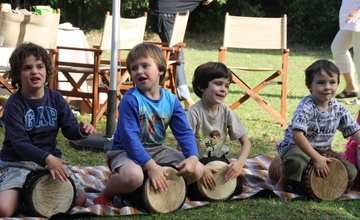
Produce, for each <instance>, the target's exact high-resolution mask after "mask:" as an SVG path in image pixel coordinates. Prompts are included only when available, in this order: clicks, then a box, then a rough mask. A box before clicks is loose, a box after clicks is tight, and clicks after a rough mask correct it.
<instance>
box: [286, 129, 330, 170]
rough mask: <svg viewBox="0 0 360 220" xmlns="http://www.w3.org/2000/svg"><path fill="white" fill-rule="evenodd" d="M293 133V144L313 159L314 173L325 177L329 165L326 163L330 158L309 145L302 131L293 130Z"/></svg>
mask: <svg viewBox="0 0 360 220" xmlns="http://www.w3.org/2000/svg"><path fill="white" fill-rule="evenodd" d="M293 135H294V142H295V144H296V145H297V146H298V147H299V148H300V149H301V150H302V151H303V152H304V153H305V154H307V155H308V156H309V157H310V158H311V159H312V160H313V164H314V167H315V171H316V174H317V175H318V176H321V177H326V176H327V175H328V174H329V167H328V165H327V163H328V162H329V161H330V159H329V158H327V157H324V156H322V155H321V154H319V153H318V152H317V151H316V150H315V149H314V148H313V147H312V146H311V145H310V143H309V141H308V140H307V138H306V137H305V135H304V133H303V131H300V130H294V131H293Z"/></svg>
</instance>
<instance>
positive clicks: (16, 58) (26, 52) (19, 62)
mask: <svg viewBox="0 0 360 220" xmlns="http://www.w3.org/2000/svg"><path fill="white" fill-rule="evenodd" d="M31 55H33V56H34V57H35V58H36V59H38V60H42V61H43V63H44V65H45V68H46V82H47V81H48V79H49V77H50V76H51V75H52V73H53V66H52V63H51V59H50V56H49V54H48V52H47V51H46V50H45V49H44V48H43V47H41V46H39V45H36V44H34V43H23V44H20V45H19V46H17V47H16V49H15V50H14V51H13V53H12V54H11V56H10V59H9V62H10V79H11V85H12V86H14V87H17V88H21V80H20V79H21V69H22V67H23V65H24V62H25V60H26V58H27V57H29V56H31Z"/></svg>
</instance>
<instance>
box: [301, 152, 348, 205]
mask: <svg viewBox="0 0 360 220" xmlns="http://www.w3.org/2000/svg"><path fill="white" fill-rule="evenodd" d="M325 156H326V155H325ZM329 158H331V162H329V163H328V166H329V169H330V171H329V175H328V176H327V177H324V178H323V177H320V176H317V175H316V173H315V168H314V167H313V166H312V164H311V163H309V165H308V166H307V168H306V169H305V171H304V174H303V183H304V186H305V190H306V192H307V193H308V194H309V195H310V196H311V197H313V198H315V199H319V200H328V201H332V200H335V199H337V198H339V197H340V196H342V195H343V194H344V193H345V191H346V189H347V187H348V182H349V179H348V173H347V170H346V168H345V166H344V164H343V163H342V162H341V161H340V160H339V159H336V158H333V157H329Z"/></svg>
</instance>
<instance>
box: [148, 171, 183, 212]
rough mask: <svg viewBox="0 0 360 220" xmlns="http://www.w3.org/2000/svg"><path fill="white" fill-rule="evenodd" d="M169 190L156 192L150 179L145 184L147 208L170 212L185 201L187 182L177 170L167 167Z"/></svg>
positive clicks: (154, 210)
mask: <svg viewBox="0 0 360 220" xmlns="http://www.w3.org/2000/svg"><path fill="white" fill-rule="evenodd" d="M166 172H167V174H168V176H167V184H168V190H167V191H166V192H155V191H154V188H153V187H152V186H151V183H150V181H149V179H147V180H146V181H145V184H144V199H145V204H146V205H147V208H149V209H150V211H153V212H157V213H169V212H173V211H175V210H177V209H179V208H180V207H181V206H182V204H183V203H184V201H185V197H186V184H185V180H184V178H183V177H182V176H178V175H176V174H177V170H176V169H174V168H172V167H166Z"/></svg>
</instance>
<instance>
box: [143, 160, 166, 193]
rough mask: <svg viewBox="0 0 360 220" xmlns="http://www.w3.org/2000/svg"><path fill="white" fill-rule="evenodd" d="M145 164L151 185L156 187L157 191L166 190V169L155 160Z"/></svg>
mask: <svg viewBox="0 0 360 220" xmlns="http://www.w3.org/2000/svg"><path fill="white" fill-rule="evenodd" d="M145 166H146V170H147V174H148V176H149V179H150V182H151V185H152V186H153V187H154V189H155V191H160V192H165V191H166V190H167V189H168V184H167V180H166V176H167V173H166V169H165V168H164V167H162V166H159V165H158V164H157V163H155V161H153V160H150V161H149V164H146V165H145Z"/></svg>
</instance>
